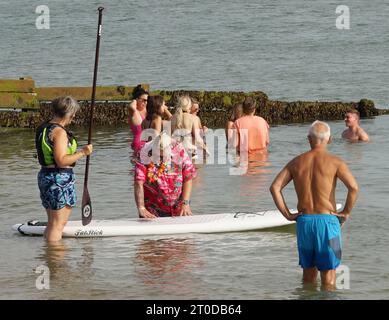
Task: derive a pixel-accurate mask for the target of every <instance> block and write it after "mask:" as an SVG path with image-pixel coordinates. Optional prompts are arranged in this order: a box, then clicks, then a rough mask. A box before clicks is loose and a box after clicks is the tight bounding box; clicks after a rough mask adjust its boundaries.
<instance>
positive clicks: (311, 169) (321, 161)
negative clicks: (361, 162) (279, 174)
mask: <svg viewBox="0 0 389 320" xmlns="http://www.w3.org/2000/svg"><path fill="white" fill-rule="evenodd" d="M342 164H343V161H342V160H340V159H339V158H337V157H335V156H333V155H331V154H329V153H328V152H327V151H325V150H311V151H308V152H306V153H303V154H302V155H300V156H298V157H296V158H295V159H293V160H292V161H291V162H289V164H288V165H287V170H289V172H290V175H291V178H292V180H293V183H294V186H295V189H296V193H297V197H298V204H297V209H298V212H301V213H331V212H336V202H335V188H336V178H337V172H338V170H339V169H340V170H342V169H343V166H342Z"/></svg>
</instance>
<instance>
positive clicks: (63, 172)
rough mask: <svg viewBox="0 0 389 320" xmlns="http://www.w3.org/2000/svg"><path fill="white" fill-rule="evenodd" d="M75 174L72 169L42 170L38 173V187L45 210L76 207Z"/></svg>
mask: <svg viewBox="0 0 389 320" xmlns="http://www.w3.org/2000/svg"><path fill="white" fill-rule="evenodd" d="M74 181H75V177H74V173H73V169H71V168H69V169H68V168H64V169H57V168H52V169H51V168H42V170H41V171H39V173H38V186H39V191H40V197H41V200H42V205H43V207H44V208H45V209H52V210H60V209H62V208H64V207H65V206H66V205H68V206H70V207H74V206H75V205H76V191H75V188H74Z"/></svg>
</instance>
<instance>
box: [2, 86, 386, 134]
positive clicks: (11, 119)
mask: <svg viewBox="0 0 389 320" xmlns="http://www.w3.org/2000/svg"><path fill="white" fill-rule="evenodd" d="M18 81H21V82H23V84H22V83H19V82H18ZM9 82H11V84H9V83H7V82H5V80H0V127H18V128H36V127H37V126H38V125H39V124H40V123H41V122H43V121H44V120H48V119H50V117H51V112H50V104H51V103H50V100H51V99H53V98H54V97H56V96H58V95H65V94H70V95H72V96H74V97H75V98H76V99H78V100H79V102H80V105H81V110H80V111H79V112H78V113H77V115H76V117H75V119H74V125H77V126H87V125H88V124H89V110H90V109H89V106H90V105H89V102H88V97H89V96H90V93H91V88H88V87H81V88H80V87H78V88H76V87H55V88H35V84H34V83H33V81H32V80H31V79H23V80H9ZM5 84H6V85H5ZM143 86H144V87H145V88H146V89H149V86H148V85H143ZM18 90H19V91H18ZM132 90H133V87H124V86H118V87H98V90H97V99H98V100H99V101H97V102H96V108H95V112H94V124H95V125H96V126H100V125H120V124H126V123H127V121H128V104H129V101H130V98H131V94H132ZM151 94H153V95H155V94H160V95H162V96H164V98H165V100H166V102H167V105H168V106H171V107H172V111H174V108H173V107H174V105H175V101H176V99H177V97H178V96H181V95H184V94H188V95H190V96H191V97H193V98H195V99H197V100H198V101H199V102H200V114H199V115H200V117H201V119H202V122H203V124H204V125H206V126H207V127H210V128H217V127H224V126H225V123H226V121H227V120H228V119H229V117H230V114H231V109H232V106H233V105H234V104H235V103H238V102H242V101H243V100H244V98H245V97H247V96H253V97H254V98H255V99H256V100H257V105H258V112H257V114H258V115H260V116H262V117H264V118H265V119H266V120H267V121H268V122H269V124H271V125H277V124H285V123H301V122H311V121H314V120H317V119H320V120H341V119H343V118H344V114H345V112H346V111H347V110H349V109H357V110H358V111H359V112H360V114H361V117H374V116H377V115H380V114H386V113H389V110H387V109H384V110H380V109H377V108H375V106H374V102H373V101H371V100H367V99H361V100H360V101H358V102H320V101H294V102H287V101H275V100H270V99H269V98H268V96H267V95H266V93H264V92H261V91H254V92H229V91H226V92H222V91H217V92H216V91H183V90H174V91H163V90H159V91H157V90H155V91H151ZM23 99H26V102H24V100H23ZM89 99H90V98H89Z"/></svg>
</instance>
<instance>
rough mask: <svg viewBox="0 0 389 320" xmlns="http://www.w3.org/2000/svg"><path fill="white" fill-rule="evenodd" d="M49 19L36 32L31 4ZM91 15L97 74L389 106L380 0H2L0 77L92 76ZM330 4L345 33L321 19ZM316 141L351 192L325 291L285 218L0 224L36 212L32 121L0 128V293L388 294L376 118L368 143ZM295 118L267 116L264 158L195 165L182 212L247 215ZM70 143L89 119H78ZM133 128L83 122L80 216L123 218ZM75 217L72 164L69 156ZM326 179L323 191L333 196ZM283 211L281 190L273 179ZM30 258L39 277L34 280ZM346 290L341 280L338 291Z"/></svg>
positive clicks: (336, 125) (300, 131)
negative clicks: (341, 15)
mask: <svg viewBox="0 0 389 320" xmlns="http://www.w3.org/2000/svg"><path fill="white" fill-rule="evenodd" d="M41 4H45V5H48V7H49V9H50V29H48V30H38V29H37V28H36V26H35V21H36V19H37V17H38V16H39V14H36V13H35V9H36V7H37V6H38V5H41ZM101 4H103V5H104V6H105V7H106V11H104V17H103V35H102V41H101V53H100V64H99V74H98V84H99V85H135V84H137V83H149V84H150V85H151V88H152V89H192V90H243V91H249V90H262V91H264V92H266V93H267V94H268V95H269V98H270V99H280V100H288V101H293V100H321V101H337V100H341V101H358V100H359V99H361V98H370V99H372V100H374V101H375V103H376V105H377V106H380V107H387V106H389V94H388V89H387V88H388V84H389V72H388V70H389V59H388V57H389V20H388V19H387V17H388V16H389V3H388V2H384V1H378V0H372V1H369V2H367V1H364V0H354V1H342V3H339V2H338V1H332V0H330V1H310V2H307V1H303V0H289V1H286V0H282V1H276V2H274V1H270V0H266V1H254V0H250V1H249V0H246V1H232V0H227V1H221V0H218V1H212V2H205V1H201V2H200V1H198V2H197V1H190V0H180V1H178V0H167V1H157V0H154V1H140V2H139V1H118V0H112V1H105V2H100V1H89V0H87V1H75V0H69V1H62V0H61V1H60V0H47V1H45V2H44V3H40V2H26V1H22V0H14V1H0V30H1V32H0V79H5V78H10V79H17V78H19V77H21V76H31V77H33V79H34V80H35V81H36V85H37V86H65V85H66V86H76V85H77V86H90V85H91V84H92V76H93V63H94V52H95V40H96V39H95V37H96V25H97V10H96V9H97V7H98V6H99V5H101ZM339 4H343V5H348V6H349V8H350V12H351V17H350V23H351V24H350V27H351V28H350V30H338V29H337V28H336V26H335V21H336V18H337V16H338V15H337V14H336V13H335V10H336V7H337V6H338V5H339ZM330 125H331V128H332V131H333V136H334V141H333V143H332V145H331V146H330V151H331V152H333V153H335V154H337V155H339V156H340V157H342V158H343V159H344V160H345V161H346V162H347V163H348V165H349V167H350V168H351V170H352V171H353V173H354V174H355V176H356V178H357V180H358V182H359V185H360V189H361V192H360V195H359V199H358V201H357V204H356V207H355V209H354V211H353V212H352V216H351V218H350V220H349V221H348V222H347V223H346V225H345V226H344V228H343V233H344V234H343V240H344V252H343V261H342V264H343V268H344V269H343V270H348V275H349V280H350V281H349V283H348V284H349V286H347V283H346V284H345V285H344V286H343V288H340V289H338V290H336V291H334V292H324V291H321V290H320V287H313V288H306V287H303V286H302V283H301V269H300V267H299V266H298V257H297V250H296V239H295V232H294V228H293V227H288V228H286V229H285V228H284V229H281V230H273V231H266V232H260V231H257V232H244V233H228V234H208V235H194V234H191V235H181V236H162V237H155V236H154V237H123V238H105V239H64V240H63V242H62V244H61V245H59V246H57V247H47V246H46V244H45V242H44V241H43V240H42V238H40V237H22V236H20V235H18V234H15V233H14V232H13V231H12V230H11V226H12V224H14V223H19V222H25V221H27V220H30V219H42V220H44V219H45V212H44V210H43V208H42V206H41V204H40V199H39V193H38V188H37V183H36V174H37V172H38V170H39V166H38V164H37V161H36V159H34V157H33V155H34V153H35V151H34V132H33V131H31V130H28V129H6V128H0V139H1V141H2V144H1V148H0V173H1V174H0V257H1V258H0V261H1V262H0V299H89V298H94V299H389V285H388V283H389V281H388V280H389V268H388V265H389V257H388V254H387V252H388V249H387V248H388V237H389V236H388V235H389V219H388V204H389V203H388V198H387V196H388V191H389V190H388V181H389V165H388V157H387V155H388V152H387V150H388V144H389V142H388V138H387V137H388V136H389V116H382V117H377V118H374V119H364V120H363V121H362V126H363V127H364V128H365V129H366V131H367V132H368V133H369V134H370V135H371V138H372V142H371V143H368V144H364V143H358V144H350V143H348V142H345V141H343V140H341V139H340V134H341V132H342V130H343V129H344V124H343V122H342V121H335V122H330ZM307 130H308V124H299V125H283V126H276V127H272V128H271V146H270V155H269V159H268V160H267V161H265V162H263V161H253V162H252V163H250V167H249V170H248V173H247V174H245V175H242V176H231V175H229V169H230V165H229V164H217V163H216V164H212V165H200V166H199V168H198V177H197V179H196V180H195V181H194V188H193V197H192V210H193V212H194V214H205V213H223V212H235V211H261V210H264V209H273V208H274V207H275V206H274V204H273V202H272V200H271V196H270V193H269V191H268V189H269V186H270V184H271V182H272V180H273V179H274V177H275V175H276V174H277V172H278V171H279V170H280V169H281V168H282V167H283V166H284V165H285V164H286V163H287V162H288V161H289V160H290V159H291V158H293V157H294V156H296V155H297V154H299V153H301V152H303V151H305V150H307V149H308V143H307V141H306V135H307ZM75 131H76V134H77V135H78V137H79V140H80V143H81V144H84V143H85V142H86V140H87V130H86V129H85V128H76V129H75ZM130 141H131V135H130V133H129V129H128V127H127V126H122V127H100V128H96V129H95V131H94V135H93V142H94V147H95V152H94V154H93V157H92V160H91V171H90V183H89V191H90V194H91V198H92V203H93V208H94V217H95V218H96V219H97V218H99V219H100V218H101V219H118V218H126V217H135V216H136V211H135V209H134V206H135V204H134V197H133V182H132V181H133V173H132V165H131V163H130V160H129V157H130V148H129V143H130ZM75 170H76V174H77V178H78V180H77V188H78V189H77V194H78V203H77V207H76V208H75V209H74V211H73V214H72V216H71V219H74V220H76V219H79V218H80V205H81V203H80V202H81V193H82V182H83V170H84V161H80V162H79V163H78V165H77V167H76V169H75ZM345 196H346V191H345V188H344V187H343V186H342V184H339V186H338V191H337V201H338V202H342V203H344V201H345ZM286 199H287V201H288V204H289V206H290V207H291V208H294V207H296V197H295V195H294V191H293V188H292V186H288V188H287V189H286ZM40 266H48V267H49V270H50V289H49V290H46V289H42V290H38V289H37V287H36V281H37V279H38V277H39V276H40V275H41V274H40V273H36V272H35V271H36V270H38V271H39V268H40ZM348 287H349V288H348Z"/></svg>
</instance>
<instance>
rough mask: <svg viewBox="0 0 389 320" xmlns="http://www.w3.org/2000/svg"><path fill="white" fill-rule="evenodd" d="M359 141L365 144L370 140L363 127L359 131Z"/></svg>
mask: <svg viewBox="0 0 389 320" xmlns="http://www.w3.org/2000/svg"><path fill="white" fill-rule="evenodd" d="M358 139H359V140H361V141H365V142H368V141H369V140H370V138H369V135H368V134H367V133H366V131H365V130H363V129H362V128H361V127H359V129H358Z"/></svg>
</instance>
